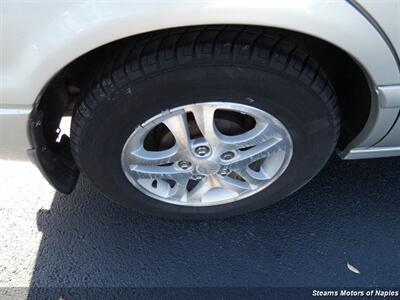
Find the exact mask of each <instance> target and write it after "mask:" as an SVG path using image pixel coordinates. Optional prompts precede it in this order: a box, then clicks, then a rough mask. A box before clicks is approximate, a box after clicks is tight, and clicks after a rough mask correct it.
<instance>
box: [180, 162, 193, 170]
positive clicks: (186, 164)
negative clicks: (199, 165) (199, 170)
mask: <svg viewBox="0 0 400 300" xmlns="http://www.w3.org/2000/svg"><path fill="white" fill-rule="evenodd" d="M191 166H192V164H191V163H190V162H189V161H184V160H183V161H180V162H178V167H179V168H181V169H183V170H187V169H189V168H190V167H191Z"/></svg>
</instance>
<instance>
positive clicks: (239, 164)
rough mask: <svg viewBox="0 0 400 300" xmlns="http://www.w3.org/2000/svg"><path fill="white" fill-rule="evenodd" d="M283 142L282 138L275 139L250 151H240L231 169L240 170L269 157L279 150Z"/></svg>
mask: <svg viewBox="0 0 400 300" xmlns="http://www.w3.org/2000/svg"><path fill="white" fill-rule="evenodd" d="M281 141H282V139H281V138H276V137H273V138H271V139H269V140H268V141H267V142H264V143H262V144H260V145H257V146H254V147H253V148H251V149H249V150H246V151H240V154H239V157H238V158H237V159H236V160H235V161H234V162H232V163H231V168H232V169H233V170H240V169H243V168H245V167H247V166H248V165H249V164H251V163H252V162H255V161H257V160H260V159H262V158H266V157H268V156H269V155H271V153H273V152H274V151H276V150H277V149H278V147H279V144H280V142H281Z"/></svg>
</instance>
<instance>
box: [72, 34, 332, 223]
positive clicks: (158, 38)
mask: <svg viewBox="0 0 400 300" xmlns="http://www.w3.org/2000/svg"><path fill="white" fill-rule="evenodd" d="M82 94H83V95H82V101H81V102H80V104H79V107H78V108H77V110H76V113H75V115H74V117H73V120H72V127H71V147H72V152H73V156H74V159H75V161H76V163H77V164H78V166H79V168H80V170H81V171H82V173H84V174H86V176H87V177H89V179H90V180H91V181H92V182H93V183H94V184H95V185H96V186H97V187H98V189H99V190H100V191H102V192H103V193H104V194H105V195H106V196H107V197H109V198H110V199H112V200H113V201H115V202H117V203H119V204H121V205H123V206H125V207H128V208H132V209H135V210H137V211H141V212H145V213H150V214H153V215H157V216H162V217H167V218H175V219H176V218H180V219H205V218H222V217H228V216H233V215H237V214H242V213H246V212H249V211H253V210H256V209H259V208H262V207H265V206H268V205H270V204H272V203H275V202H277V201H278V200H280V199H282V198H284V197H286V196H288V195H289V194H291V193H293V192H294V191H296V190H297V189H299V188H300V187H301V186H303V185H304V184H305V183H306V182H308V181H309V180H310V179H311V178H312V177H313V176H314V175H315V174H317V172H318V171H319V170H320V169H321V168H322V166H323V165H324V164H325V163H326V161H327V159H328V158H329V157H330V155H331V154H332V152H333V150H334V148H335V146H336V143H337V139H338V136H339V129H340V115H339V110H338V106H337V103H336V96H335V92H334V89H333V87H332V85H331V84H330V82H329V81H328V79H327V77H326V75H325V73H324V72H323V70H322V69H321V68H320V67H319V65H318V63H317V62H316V61H315V60H314V59H313V58H312V57H311V56H310V55H309V54H308V53H307V52H306V51H304V50H303V49H301V47H300V46H299V43H297V42H296V41H293V40H288V39H287V38H285V37H284V36H282V34H281V33H279V32H271V31H266V30H264V29H262V28H260V27H248V26H246V27H245V26H202V27H191V28H183V29H173V30H168V31H162V32H155V33H149V34H145V35H142V36H140V37H137V38H134V39H133V40H128V41H126V42H125V43H124V44H123V46H121V47H120V50H118V51H115V55H114V56H113V57H111V58H110V59H109V61H105V63H104V65H103V66H102V67H101V72H99V76H98V78H97V79H95V80H94V81H93V82H92V84H90V85H88V87H87V88H86V89H84V91H83V92H82ZM221 99H224V100H229V101H231V102H237V103H245V104H248V105H252V106H255V107H258V108H260V109H262V110H265V111H267V112H268V113H270V114H272V115H273V116H275V117H276V118H278V119H279V120H280V121H281V122H282V123H283V124H284V125H285V126H286V128H287V129H288V130H289V132H290V134H291V136H292V140H293V144H294V150H293V157H292V159H291V162H290V164H289V166H288V168H287V169H286V171H285V172H284V173H283V175H282V176H281V177H280V178H279V179H278V180H276V181H275V182H274V183H273V184H272V185H271V186H269V187H268V188H266V189H264V190H263V191H261V192H260V193H258V194H256V195H253V196H251V197H249V198H246V199H242V200H240V201H236V202H233V203H230V204H224V205H218V206H209V207H185V206H178V205H172V204H168V203H165V202H162V201H158V200H155V199H153V198H151V197H148V196H145V195H144V194H142V193H141V192H139V191H138V190H136V189H135V188H134V187H133V186H132V185H131V184H130V183H129V181H128V180H127V178H126V177H125V175H124V173H123V171H122V168H121V152H122V148H123V145H124V143H125V141H126V139H127V138H128V136H129V135H130V134H131V133H132V132H133V130H134V129H135V127H136V126H137V125H138V124H141V123H143V122H144V121H146V120H148V119H149V118H150V117H152V116H154V115H156V114H158V113H160V112H161V111H162V110H165V109H167V108H173V107H177V106H181V105H185V104H190V103H198V102H208V101H221Z"/></svg>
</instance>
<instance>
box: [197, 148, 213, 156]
mask: <svg viewBox="0 0 400 300" xmlns="http://www.w3.org/2000/svg"><path fill="white" fill-rule="evenodd" d="M194 152H195V153H196V154H197V155H198V156H206V155H207V154H208V153H209V152H210V148H208V147H207V146H198V147H196V149H194Z"/></svg>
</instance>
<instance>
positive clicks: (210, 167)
mask: <svg viewBox="0 0 400 300" xmlns="http://www.w3.org/2000/svg"><path fill="white" fill-rule="evenodd" d="M219 169H220V166H219V164H218V163H216V162H212V161H206V162H204V163H202V164H200V165H198V166H197V172H199V173H200V174H203V175H211V174H215V173H217V172H218V171H219Z"/></svg>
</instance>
